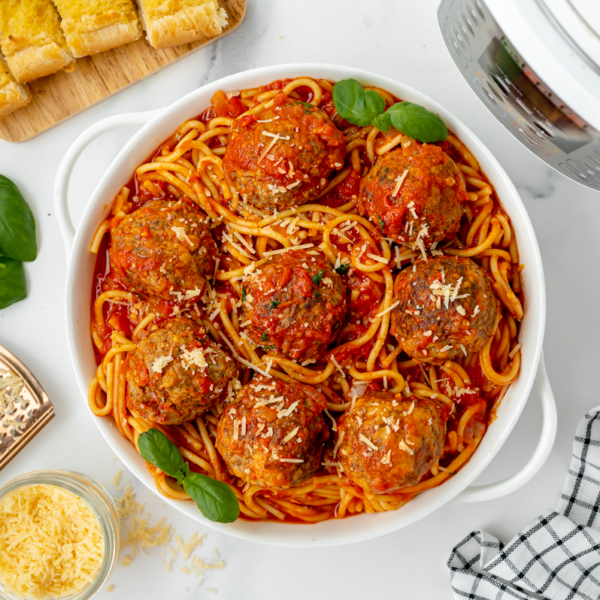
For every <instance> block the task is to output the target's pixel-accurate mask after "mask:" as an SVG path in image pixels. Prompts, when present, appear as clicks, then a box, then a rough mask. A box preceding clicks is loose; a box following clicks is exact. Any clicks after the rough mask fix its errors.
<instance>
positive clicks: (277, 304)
mask: <svg viewBox="0 0 600 600" xmlns="http://www.w3.org/2000/svg"><path fill="white" fill-rule="evenodd" d="M278 306H279V300H271V308H277V307H278Z"/></svg>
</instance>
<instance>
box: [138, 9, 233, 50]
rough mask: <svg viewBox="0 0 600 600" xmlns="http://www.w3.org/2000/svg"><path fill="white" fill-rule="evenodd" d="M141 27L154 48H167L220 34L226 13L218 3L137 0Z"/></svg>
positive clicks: (225, 21)
mask: <svg viewBox="0 0 600 600" xmlns="http://www.w3.org/2000/svg"><path fill="white" fill-rule="evenodd" d="M138 4H139V7H140V13H141V17H142V25H143V26H144V29H145V30H146V37H147V38H148V42H150V45H151V46H154V48H170V47H171V46H178V45H179V44H187V43H189V42H195V41H196V40H203V39H208V38H211V37H214V36H215V35H219V34H220V33H221V32H222V31H223V27H225V26H226V25H227V13H226V12H225V10H224V9H222V8H220V7H219V4H218V2H217V0H138Z"/></svg>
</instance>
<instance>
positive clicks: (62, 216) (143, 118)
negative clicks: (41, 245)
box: [54, 109, 161, 262]
mask: <svg viewBox="0 0 600 600" xmlns="http://www.w3.org/2000/svg"><path fill="white" fill-rule="evenodd" d="M160 110H161V109H158V110H149V111H146V112H136V113H125V114H122V115H112V116H110V117H107V118H106V119H102V120H101V121H98V122H97V123H94V124H93V125H92V126H91V127H88V128H87V129H86V130H85V131H84V132H83V133H81V134H80V135H79V136H78V137H77V138H75V141H74V142H73V143H72V144H71V146H70V147H69V149H68V150H67V152H66V153H65V155H64V157H63V159H62V161H61V163H60V165H59V167H58V171H57V173H56V179H55V180H54V212H55V214H56V217H57V220H58V228H59V229H60V235H61V237H62V240H63V243H64V245H65V250H66V252H67V262H68V260H69V257H70V256H71V246H72V245H73V238H74V237H75V227H74V225H73V222H72V221H71V215H70V214H69V198H68V193H69V182H70V180H71V174H72V173H73V167H74V166H75V163H76V162H77V159H78V158H79V156H80V154H81V153H82V152H83V150H84V149H85V148H86V147H87V146H88V145H89V144H90V143H91V142H92V141H93V140H95V139H96V138H97V137H99V136H101V135H102V134H103V133H106V132H108V131H111V130H112V129H117V128H118V127H131V126H136V125H145V124H146V123H147V122H148V121H150V119H152V117H154V116H155V115H156V114H158V113H159V112H160Z"/></svg>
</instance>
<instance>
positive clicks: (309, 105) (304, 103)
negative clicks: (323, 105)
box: [300, 102, 314, 109]
mask: <svg viewBox="0 0 600 600" xmlns="http://www.w3.org/2000/svg"><path fill="white" fill-rule="evenodd" d="M300 104H302V106H304V108H310V109H312V108H314V107H313V105H312V104H310V103H309V102H300Z"/></svg>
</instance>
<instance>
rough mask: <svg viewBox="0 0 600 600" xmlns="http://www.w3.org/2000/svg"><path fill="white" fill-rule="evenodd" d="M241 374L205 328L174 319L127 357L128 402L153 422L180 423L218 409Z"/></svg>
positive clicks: (152, 333)
mask: <svg viewBox="0 0 600 600" xmlns="http://www.w3.org/2000/svg"><path fill="white" fill-rule="evenodd" d="M236 376H237V368H236V366H235V363H234V362H233V359H232V358H231V356H229V354H228V353H227V352H224V351H223V350H221V348H219V346H217V345H216V344H215V343H214V342H212V341H211V340H210V338H209V337H208V335H207V333H206V330H205V329H204V328H202V327H199V326H198V325H196V324H195V323H194V322H193V321H191V320H190V319H186V318H181V317H178V318H176V319H170V320H169V321H168V322H167V323H166V324H165V325H164V326H163V327H162V328H160V329H156V330H154V331H152V332H151V333H150V334H149V335H148V336H147V337H146V338H144V339H143V340H142V341H141V342H140V343H139V344H138V345H137V348H136V349H135V350H133V351H132V352H131V353H130V354H129V356H128V357H127V361H126V362H125V377H126V378H127V383H128V386H127V406H128V407H129V409H130V410H132V411H134V412H137V413H139V414H140V415H141V416H142V417H144V418H145V419H147V420H148V421H152V422H153V423H160V424H163V425H179V424H181V423H185V422H186V421H191V420H192V419H195V418H196V417H198V416H200V415H201V414H203V413H205V412H206V411H207V410H209V409H210V408H212V407H213V406H214V405H215V404H216V403H217V402H218V400H219V397H220V395H221V393H222V392H223V390H225V389H226V388H227V384H228V382H229V380H230V379H232V378H233V377H236Z"/></svg>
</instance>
